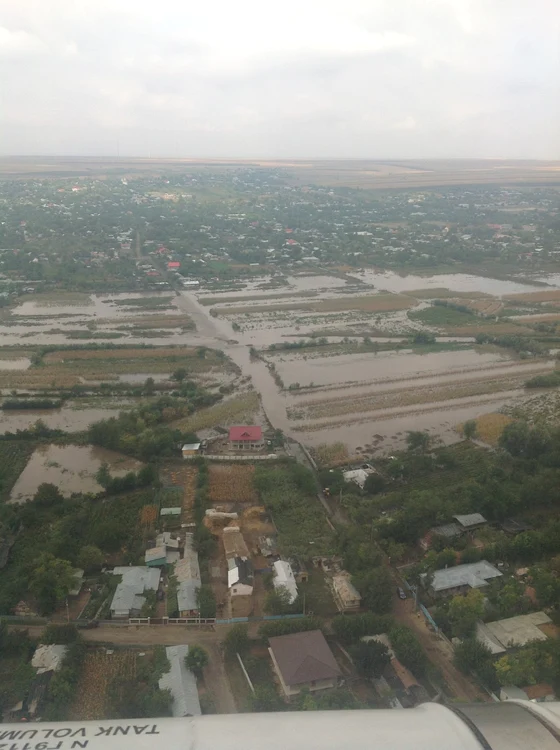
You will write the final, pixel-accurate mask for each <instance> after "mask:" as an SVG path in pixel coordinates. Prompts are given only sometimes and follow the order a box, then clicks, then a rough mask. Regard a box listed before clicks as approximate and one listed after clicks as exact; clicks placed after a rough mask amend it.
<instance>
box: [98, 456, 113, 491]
mask: <svg viewBox="0 0 560 750" xmlns="http://www.w3.org/2000/svg"><path fill="white" fill-rule="evenodd" d="M95 479H96V481H97V483H98V484H100V485H101V486H102V487H103V489H104V490H106V489H107V487H108V486H109V485H110V484H111V481H112V477H111V472H110V471H109V464H108V463H106V462H105V461H104V462H103V463H102V464H101V466H100V467H99V469H98V470H97V473H96V474H95Z"/></svg>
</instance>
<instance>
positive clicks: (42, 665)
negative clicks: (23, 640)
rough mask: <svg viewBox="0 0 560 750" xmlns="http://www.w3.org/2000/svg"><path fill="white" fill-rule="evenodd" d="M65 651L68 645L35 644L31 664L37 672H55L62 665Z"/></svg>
mask: <svg viewBox="0 0 560 750" xmlns="http://www.w3.org/2000/svg"><path fill="white" fill-rule="evenodd" d="M67 651H68V646H61V645H58V644H49V645H48V646H44V645H43V646H37V648H36V649H35V653H34V654H33V657H32V659H31V666H32V667H35V669H36V670H37V674H42V673H43V672H57V671H58V670H59V669H60V667H61V666H62V661H63V659H64V656H65V655H66V652H67Z"/></svg>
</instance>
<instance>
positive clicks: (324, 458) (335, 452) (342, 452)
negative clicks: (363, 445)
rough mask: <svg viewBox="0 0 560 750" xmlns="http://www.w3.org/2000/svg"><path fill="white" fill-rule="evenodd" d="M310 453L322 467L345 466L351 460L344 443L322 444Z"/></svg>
mask: <svg viewBox="0 0 560 750" xmlns="http://www.w3.org/2000/svg"><path fill="white" fill-rule="evenodd" d="M310 453H311V455H312V456H313V458H314V459H315V461H316V462H317V463H318V464H319V465H320V466H343V465H344V464H347V463H348V462H349V460H350V456H349V454H348V448H347V447H346V445H345V444H344V443H340V442H339V443H321V445H317V446H316V447H315V448H311V449H310Z"/></svg>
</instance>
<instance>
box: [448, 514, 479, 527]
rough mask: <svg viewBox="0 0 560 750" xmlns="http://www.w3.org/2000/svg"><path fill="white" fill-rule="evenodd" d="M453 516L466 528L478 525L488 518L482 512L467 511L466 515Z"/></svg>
mask: <svg viewBox="0 0 560 750" xmlns="http://www.w3.org/2000/svg"><path fill="white" fill-rule="evenodd" d="M453 518H454V519H455V520H456V521H457V522H458V523H460V524H461V526H463V527H464V528H465V529H468V528H469V526H478V524H480V523H486V519H485V518H484V516H483V515H482V514H481V513H467V514H466V515H455V516H453Z"/></svg>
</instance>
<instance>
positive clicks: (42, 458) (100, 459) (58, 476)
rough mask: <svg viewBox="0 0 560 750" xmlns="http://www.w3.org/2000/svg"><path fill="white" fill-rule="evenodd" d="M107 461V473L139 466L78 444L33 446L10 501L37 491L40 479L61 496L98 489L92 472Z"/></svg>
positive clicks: (25, 498)
mask: <svg viewBox="0 0 560 750" xmlns="http://www.w3.org/2000/svg"><path fill="white" fill-rule="evenodd" d="M103 463H107V464H108V465H109V469H110V471H111V474H113V475H115V476H123V475H124V474H126V473H127V472H129V471H138V469H140V468H141V467H142V464H141V463H140V462H139V461H135V460H134V459H132V458H128V457H127V456H123V455H121V454H119V453H114V452H113V451H108V450H105V449H104V448H95V447H93V446H87V445H86V446H82V445H65V446H60V445H44V446H40V447H39V448H37V449H36V451H35V452H34V453H33V455H32V456H31V458H30V460H29V462H28V464H27V466H26V467H25V469H24V470H23V471H22V473H21V474H20V476H19V478H18V480H17V482H16V483H15V485H14V487H13V489H12V492H11V495H10V502H12V503H22V502H25V501H26V500H29V499H31V498H32V497H33V495H34V494H35V493H36V492H37V488H38V487H39V485H40V484H42V483H43V482H48V483H51V484H54V485H56V486H57V487H58V488H59V489H60V491H61V492H62V494H63V495H65V496H66V497H69V496H70V495H71V494H72V493H73V492H100V491H101V489H102V488H101V486H100V485H99V484H98V482H97V481H96V479H95V474H96V473H97V471H98V470H99V467H100V466H101V464H103Z"/></svg>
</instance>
